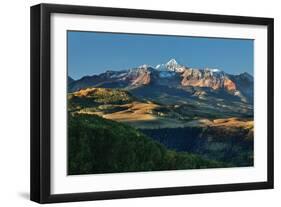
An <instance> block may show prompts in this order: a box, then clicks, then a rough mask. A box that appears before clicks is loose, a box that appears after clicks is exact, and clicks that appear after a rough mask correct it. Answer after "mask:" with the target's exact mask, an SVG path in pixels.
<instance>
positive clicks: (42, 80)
mask: <svg viewBox="0 0 281 207" xmlns="http://www.w3.org/2000/svg"><path fill="white" fill-rule="evenodd" d="M52 13H67V14H83V15H100V16H113V17H134V18H151V19H166V20H182V21H194V22H210V23H211V22H218V23H233V24H248V25H264V26H267V35H268V37H267V41H268V42H267V43H268V48H267V59H268V63H267V73H268V80H267V83H268V85H267V92H268V97H267V103H268V106H267V107H268V108H267V110H268V111H267V112H268V120H267V127H268V134H267V138H265V139H267V176H268V177H267V181H266V182H249V183H238V184H219V185H203V186H188V187H167V188H153V189H138V190H121V191H106V192H86V193H72V194H51V192H50V189H51V183H50V180H51V179H50V169H51V160H50V149H51V143H50V129H51V128H50V125H51V124H50V123H51V114H50V111H51V110H50V106H51V105H50V100H51V91H50V79H51V74H50V66H51V65H50V58H51V56H50V52H51V50H50V32H51V27H50V26H51V25H50V15H51V14H52ZM273 28H274V20H273V19H272V18H260V17H245V16H228V15H213V14H195V13H181V12H168V11H152V10H135V9H120V8H103V7H89V6H72V5H56V4H39V5H35V6H32V7H31V37H30V38H31V39H30V40H31V152H30V156H31V169H30V170H31V174H30V181H31V182H30V192H31V193H30V199H31V200H32V201H35V202H38V203H54V202H70V201H88V200H102V199H118V198H133V197H146V196H167V195H179V194H194V193H210V192H225V191H241V190H255V189H271V188H273V186H274V185H273V183H274V182H273V177H274V168H273V165H274V158H273V155H274V151H273V150H274V147H273V130H274V129H273V120H274V118H273V114H274V113H273V85H274V84H273V61H274V60H273V44H274V32H273Z"/></svg>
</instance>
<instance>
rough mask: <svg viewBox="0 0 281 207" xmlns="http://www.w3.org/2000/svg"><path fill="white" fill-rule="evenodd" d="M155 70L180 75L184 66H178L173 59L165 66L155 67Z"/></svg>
mask: <svg viewBox="0 0 281 207" xmlns="http://www.w3.org/2000/svg"><path fill="white" fill-rule="evenodd" d="M155 69H157V70H160V71H171V72H178V73H181V72H183V71H184V66H182V65H180V64H179V63H178V62H177V61H176V60H175V59H174V58H172V59H171V60H169V61H168V62H167V63H165V64H158V65H156V66H155Z"/></svg>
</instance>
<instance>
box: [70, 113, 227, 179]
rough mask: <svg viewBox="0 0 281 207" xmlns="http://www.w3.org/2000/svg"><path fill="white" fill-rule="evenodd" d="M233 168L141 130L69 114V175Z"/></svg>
mask: <svg viewBox="0 0 281 207" xmlns="http://www.w3.org/2000/svg"><path fill="white" fill-rule="evenodd" d="M218 167H231V166H230V165H229V164H225V163H224V162H218V161H214V160H208V159H204V158H202V157H201V156H199V155H194V154H190V153H186V152H176V151H174V150H168V149H167V148H166V147H165V146H164V145H162V144H160V143H159V142H157V141H155V140H153V139H152V138H150V137H148V136H146V135H144V134H143V133H142V132H140V131H139V130H137V129H135V128H133V127H131V126H129V125H126V124H122V123H118V122H115V121H111V120H106V119H103V118H101V117H99V116H96V115H86V114H84V115H82V114H71V113H69V114H68V174H69V175H78V174H97V173H118V172H136V171H160V170H180V169H202V168H218Z"/></svg>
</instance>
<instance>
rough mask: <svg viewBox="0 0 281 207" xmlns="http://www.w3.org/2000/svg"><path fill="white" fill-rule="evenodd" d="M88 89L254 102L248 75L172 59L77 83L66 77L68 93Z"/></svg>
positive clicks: (175, 99)
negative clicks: (198, 67)
mask: <svg viewBox="0 0 281 207" xmlns="http://www.w3.org/2000/svg"><path fill="white" fill-rule="evenodd" d="M91 87H99V88H122V89H126V90H128V91H130V92H131V93H132V94H134V95H135V96H137V97H141V98H146V99H154V100H155V98H156V99H157V100H158V101H161V100H162V101H166V102H181V101H184V100H185V99H194V98H195V99H200V100H207V99H212V100H213V99H214V98H215V99H217V100H221V99H224V100H228V101H235V102H242V103H247V104H250V105H252V103H253V77H252V76H251V75H250V74H248V73H246V72H245V73H242V74H239V75H232V74H228V73H225V72H224V71H221V70H219V69H211V68H205V69H197V68H191V67H188V66H184V65H181V64H179V63H178V62H177V61H176V60H175V59H171V60H169V61H168V62H167V63H165V64H158V65H157V66H155V67H152V66H150V65H141V66H139V67H136V68H130V69H126V70H120V71H106V72H104V73H101V74H98V75H92V76H84V77H82V78H81V79H79V80H73V79H72V78H71V77H68V91H69V92H75V91H79V90H81V89H85V88H91ZM161 97H162V99H161ZM169 97H170V98H169Z"/></svg>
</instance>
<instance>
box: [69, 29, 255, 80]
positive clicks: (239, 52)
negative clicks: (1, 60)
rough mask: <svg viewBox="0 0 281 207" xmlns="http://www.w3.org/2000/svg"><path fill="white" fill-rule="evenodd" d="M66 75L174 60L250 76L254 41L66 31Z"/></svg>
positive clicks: (88, 73)
mask: <svg viewBox="0 0 281 207" xmlns="http://www.w3.org/2000/svg"><path fill="white" fill-rule="evenodd" d="M67 35H68V75H69V76H71V77H72V78H74V79H79V78H81V77H83V76H85V75H94V74H99V73H102V72H105V71H106V70H122V69H128V68H131V67H137V66H139V65H143V64H148V65H151V66H156V65H157V64H161V63H166V62H168V61H169V60H170V59H171V58H175V59H176V60H177V61H178V63H180V64H183V65H186V66H189V67H193V68H206V67H209V68H218V69H220V70H223V71H225V72H227V73H231V74H239V73H243V72H248V73H250V74H253V46H254V41H253V40H241V39H222V38H198V37H197V38H196V37H179V36H163V35H136V34H120V33H119V34H118V33H115V34H114V33H99V32H77V31H68V33H67Z"/></svg>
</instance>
